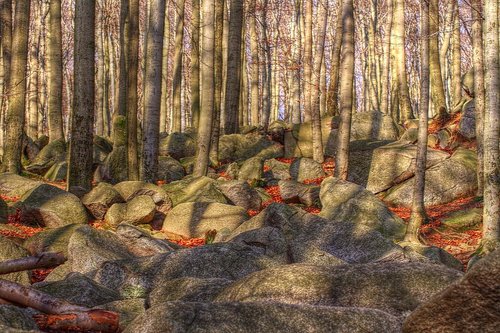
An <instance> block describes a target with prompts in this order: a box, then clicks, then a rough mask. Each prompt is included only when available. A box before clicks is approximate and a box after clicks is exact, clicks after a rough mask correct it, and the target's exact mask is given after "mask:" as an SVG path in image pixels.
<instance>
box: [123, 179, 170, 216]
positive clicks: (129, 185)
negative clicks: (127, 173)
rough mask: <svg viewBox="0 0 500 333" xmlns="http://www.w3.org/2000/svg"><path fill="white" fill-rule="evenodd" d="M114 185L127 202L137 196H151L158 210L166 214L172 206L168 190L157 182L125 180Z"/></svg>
mask: <svg viewBox="0 0 500 333" xmlns="http://www.w3.org/2000/svg"><path fill="white" fill-rule="evenodd" d="M114 187H115V190H117V191H118V193H120V195H121V196H122V198H124V199H125V201H127V202H130V201H131V200H132V199H134V198H135V197H137V196H149V197H151V199H152V200H153V202H154V203H155V205H156V210H157V211H158V212H161V213H163V214H166V213H167V212H168V211H169V210H170V209H171V208H172V201H171V200H170V197H169V195H168V194H167V192H166V191H165V190H164V189H163V188H161V187H160V186H157V185H155V184H151V183H146V182H142V181H124V182H121V183H119V184H116V185H115V186H114Z"/></svg>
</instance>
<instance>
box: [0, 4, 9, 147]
mask: <svg viewBox="0 0 500 333" xmlns="http://www.w3.org/2000/svg"><path fill="white" fill-rule="evenodd" d="M0 33H1V36H2V39H1V46H2V67H3V90H2V91H0V93H1V94H2V100H1V103H2V104H1V109H0V112H2V113H4V112H5V110H6V107H7V105H8V103H7V102H8V97H7V96H8V92H9V91H8V89H9V87H10V65H11V60H12V1H11V0H2V1H1V2H0ZM4 114H5V113H4ZM1 130H2V134H3V131H4V128H3V127H2V129H1ZM2 149H3V145H2Z"/></svg>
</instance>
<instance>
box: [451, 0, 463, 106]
mask: <svg viewBox="0 0 500 333" xmlns="http://www.w3.org/2000/svg"><path fill="white" fill-rule="evenodd" d="M453 1H454V2H455V6H454V7H455V10H454V19H453V41H452V51H453V53H452V60H451V106H452V108H453V107H454V106H458V105H459V104H460V102H461V101H462V71H461V66H462V58H461V50H460V48H461V47H460V44H461V41H460V10H459V8H460V7H459V6H458V0H453Z"/></svg>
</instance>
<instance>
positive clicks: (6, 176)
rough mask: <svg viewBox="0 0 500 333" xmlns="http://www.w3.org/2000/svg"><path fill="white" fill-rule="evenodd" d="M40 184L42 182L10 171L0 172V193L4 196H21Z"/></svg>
mask: <svg viewBox="0 0 500 333" xmlns="http://www.w3.org/2000/svg"><path fill="white" fill-rule="evenodd" d="M41 184H43V182H41V181H36V180H33V179H29V178H25V177H21V176H19V175H16V174H14V173H10V172H6V173H2V174H0V194H1V195H3V196H6V197H11V198H15V197H21V196H23V195H24V194H25V193H26V192H28V191H30V190H32V189H34V188H35V187H37V186H39V185H41Z"/></svg>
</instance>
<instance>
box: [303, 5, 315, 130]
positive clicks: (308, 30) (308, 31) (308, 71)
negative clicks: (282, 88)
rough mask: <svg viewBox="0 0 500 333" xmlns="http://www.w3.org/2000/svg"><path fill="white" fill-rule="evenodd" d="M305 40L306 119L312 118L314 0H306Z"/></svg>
mask: <svg viewBox="0 0 500 333" xmlns="http://www.w3.org/2000/svg"><path fill="white" fill-rule="evenodd" d="M305 2H306V9H305V13H304V20H305V22H304V23H305V27H304V29H305V36H304V38H305V40H304V42H305V43H304V88H305V89H304V99H305V103H304V121H306V122H307V121H310V120H311V109H312V105H311V95H312V89H313V87H312V44H313V36H312V35H313V27H312V16H313V0H305Z"/></svg>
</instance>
